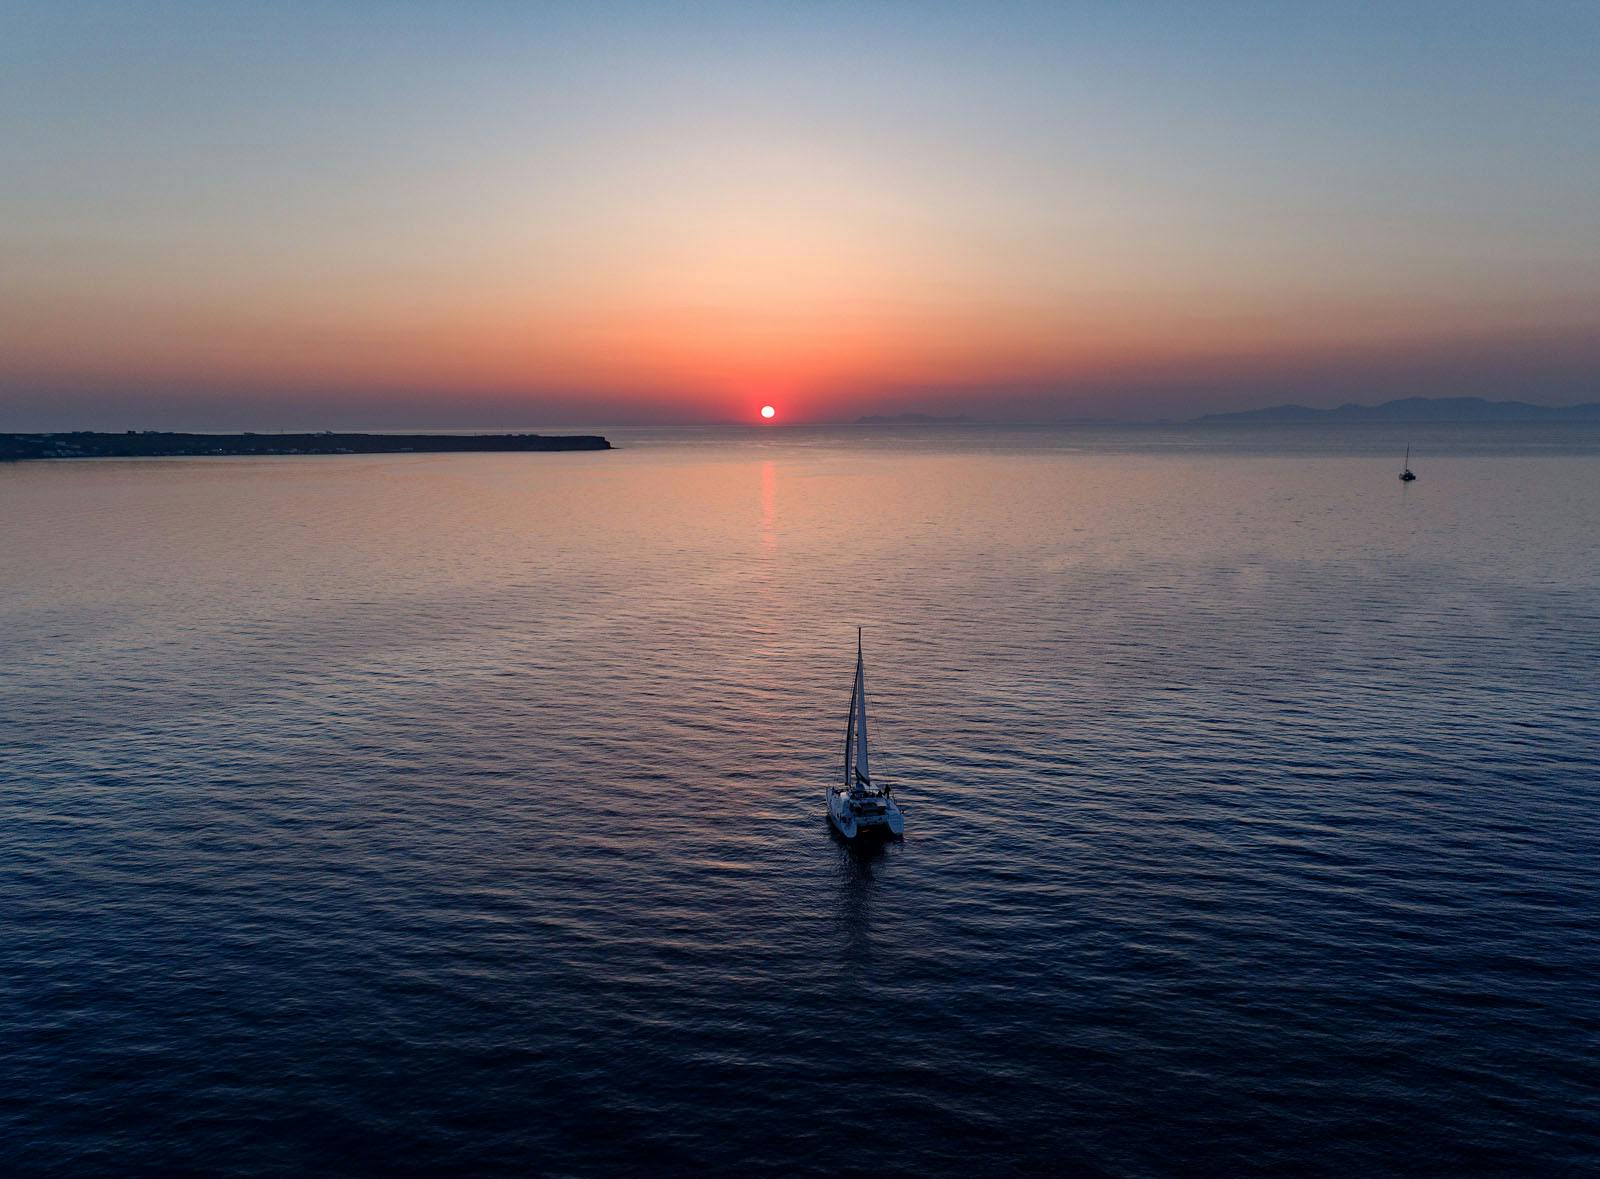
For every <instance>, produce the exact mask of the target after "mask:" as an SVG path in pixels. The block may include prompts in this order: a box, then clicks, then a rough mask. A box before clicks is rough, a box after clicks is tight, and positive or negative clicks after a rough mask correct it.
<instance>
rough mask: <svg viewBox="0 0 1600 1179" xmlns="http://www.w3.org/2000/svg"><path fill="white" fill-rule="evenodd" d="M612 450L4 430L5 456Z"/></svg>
mask: <svg viewBox="0 0 1600 1179" xmlns="http://www.w3.org/2000/svg"><path fill="white" fill-rule="evenodd" d="M610 449H611V443H610V442H608V441H606V440H605V439H604V438H602V437H600V436H599V435H598V434H334V433H322V434H172V433H167V432H165V431H161V430H129V431H127V432H126V433H123V434H102V433H96V432H93V431H88V430H74V431H71V432H70V433H64V434H0V460H6V459H63V458H174V457H185V458H201V457H210V456H214V455H287V454H408V453H413V452H416V453H422V452H427V451H439V452H443V451H449V452H458V451H505V450H509V451H527V450H539V451H546V450H610Z"/></svg>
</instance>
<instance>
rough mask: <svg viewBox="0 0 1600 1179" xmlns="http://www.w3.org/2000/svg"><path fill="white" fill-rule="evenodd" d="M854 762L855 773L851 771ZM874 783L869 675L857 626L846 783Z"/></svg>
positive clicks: (846, 737)
mask: <svg viewBox="0 0 1600 1179" xmlns="http://www.w3.org/2000/svg"><path fill="white" fill-rule="evenodd" d="M852 763H853V768H854V771H855V772H854V773H853V774H852V773H851V770H852ZM857 782H859V783H861V785H863V786H870V785H872V775H871V773H870V772H869V771H868V769H867V677H866V669H865V667H864V665H863V663H862V659H861V628H860V627H857V628H856V682H855V684H854V685H853V686H852V687H851V689H850V723H849V724H847V725H846V726H845V730H844V784H845V786H846V787H849V786H852V785H854V784H855V783H857Z"/></svg>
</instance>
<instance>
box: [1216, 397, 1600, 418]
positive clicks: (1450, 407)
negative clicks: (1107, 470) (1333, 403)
mask: <svg viewBox="0 0 1600 1179" xmlns="http://www.w3.org/2000/svg"><path fill="white" fill-rule="evenodd" d="M1194 420H1195V421H1196V422H1197V423H1202V424H1206V425H1232V424H1235V423H1237V424H1241V425H1244V424H1249V423H1252V422H1305V423H1315V422H1329V423H1333V422H1600V402H1587V403H1585V404H1583V405H1561V406H1550V405H1530V404H1529V403H1528V402H1526V401H1486V400H1484V399H1483V398H1482V397H1404V398H1401V399H1400V400H1398V401H1385V402H1384V403H1383V404H1382V405H1356V404H1355V403H1354V402H1351V403H1348V404H1345V405H1341V406H1338V407H1337V408H1335V409H1311V408H1309V407H1307V406H1304V405H1275V406H1272V407H1271V408H1268V409H1247V410H1242V411H1240V412H1238V413H1212V414H1206V415H1205V416H1204V417H1200V418H1195V419H1194Z"/></svg>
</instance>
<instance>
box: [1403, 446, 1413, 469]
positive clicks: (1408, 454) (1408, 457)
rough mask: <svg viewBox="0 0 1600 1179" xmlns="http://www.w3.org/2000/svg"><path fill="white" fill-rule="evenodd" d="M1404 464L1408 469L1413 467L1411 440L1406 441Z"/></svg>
mask: <svg viewBox="0 0 1600 1179" xmlns="http://www.w3.org/2000/svg"><path fill="white" fill-rule="evenodd" d="M1403 466H1404V467H1405V469H1406V470H1408V471H1409V470H1410V469H1411V443H1409V442H1407V443H1406V461H1405V463H1404V464H1403Z"/></svg>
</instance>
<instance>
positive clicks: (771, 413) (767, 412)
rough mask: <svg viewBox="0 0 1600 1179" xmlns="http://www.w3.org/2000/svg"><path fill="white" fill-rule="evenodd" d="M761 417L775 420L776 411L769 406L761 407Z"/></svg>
mask: <svg viewBox="0 0 1600 1179" xmlns="http://www.w3.org/2000/svg"><path fill="white" fill-rule="evenodd" d="M761 416H762V417H764V418H775V417H777V416H778V411H777V410H775V409H773V408H772V406H770V405H763V406H762V407H761Z"/></svg>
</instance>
